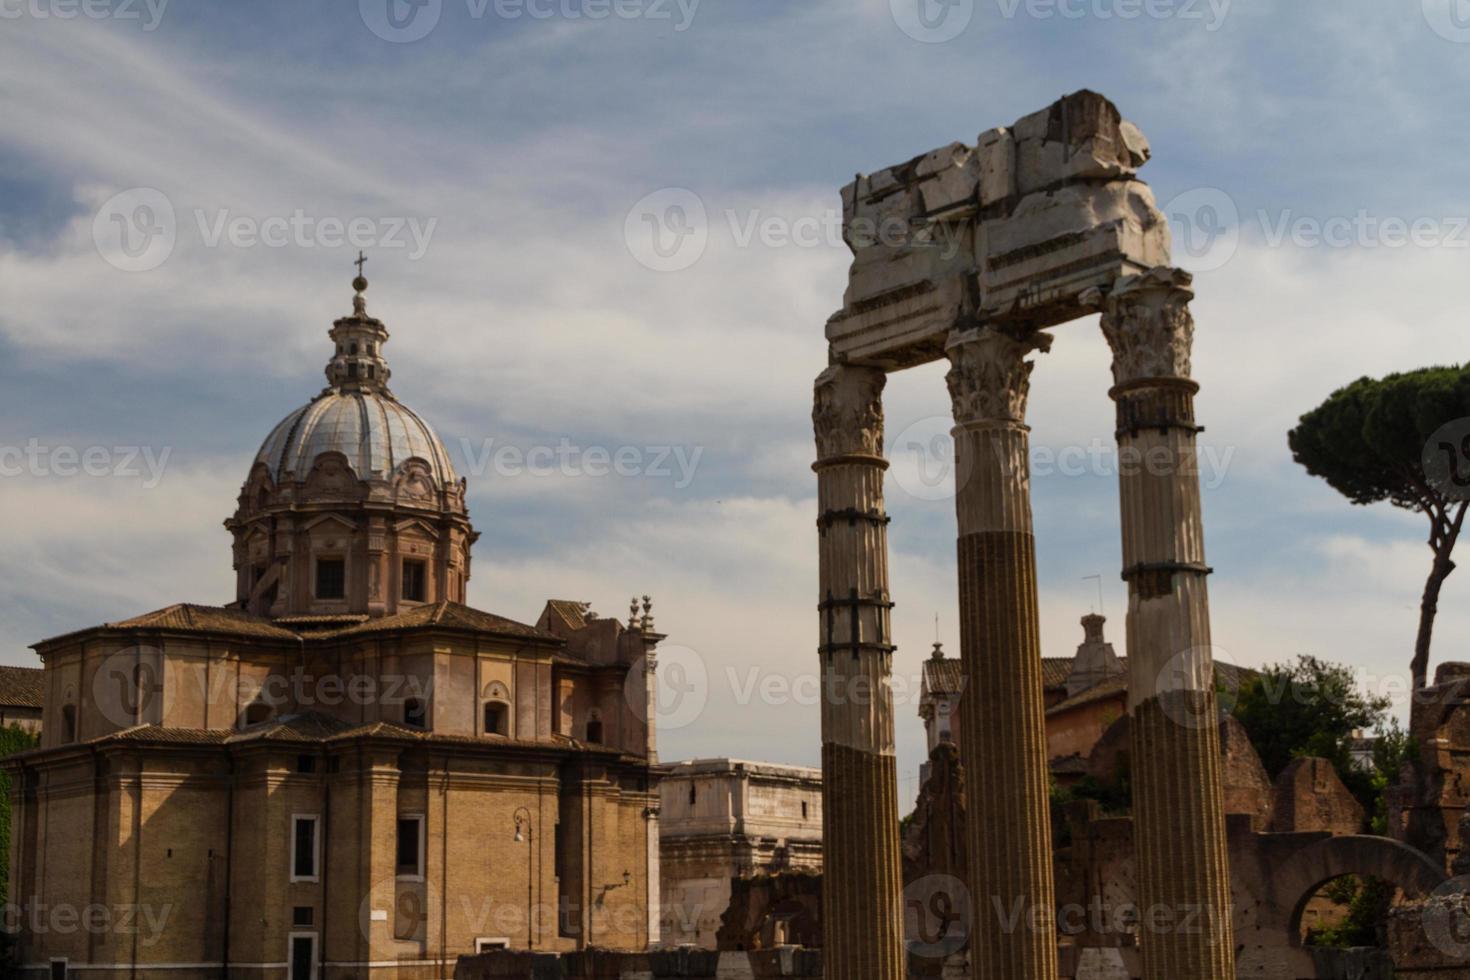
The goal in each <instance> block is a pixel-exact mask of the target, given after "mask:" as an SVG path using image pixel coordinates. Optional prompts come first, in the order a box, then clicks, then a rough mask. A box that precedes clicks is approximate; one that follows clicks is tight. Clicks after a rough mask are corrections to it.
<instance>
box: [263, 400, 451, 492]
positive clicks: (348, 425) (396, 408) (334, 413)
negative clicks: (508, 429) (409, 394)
mask: <svg viewBox="0 0 1470 980" xmlns="http://www.w3.org/2000/svg"><path fill="white" fill-rule="evenodd" d="M327 453H341V454H342V455H343V456H344V457H345V458H346V460H347V465H348V466H349V467H350V468H351V469H352V472H353V474H354V475H355V476H356V477H357V478H358V479H359V480H388V479H391V478H392V476H393V474H394V473H395V472H396V471H397V470H398V469H399V468H400V467H401V466H402V465H403V464H404V463H405V462H407V461H408V460H410V459H421V460H423V461H424V462H425V463H426V464H428V467H429V472H430V474H431V475H432V477H433V479H434V482H435V483H436V484H438V487H437V488H436V489H443V488H445V487H448V486H452V485H453V484H455V483H458V482H459V478H458V476H456V475H455V472H454V466H453V464H452V463H450V461H449V453H448V452H447V451H446V450H445V448H444V443H442V442H440V441H439V437H438V435H436V434H435V433H434V430H433V428H432V427H431V426H430V425H429V423H428V422H425V421H424V420H423V419H422V418H420V417H419V416H418V415H417V414H415V413H414V412H413V411H412V410H411V409H410V408H409V407H408V406H406V405H404V404H403V403H402V402H400V401H398V400H397V399H395V398H394V397H393V396H392V395H389V394H388V393H387V392H386V391H363V390H358V391H340V390H337V389H330V388H329V389H328V390H326V391H324V392H323V393H322V394H321V395H319V396H317V398H315V399H314V400H313V401H311V402H310V403H308V404H306V405H303V406H302V407H300V408H298V409H297V410H296V411H294V412H292V413H291V414H290V415H288V416H286V417H285V418H284V419H282V420H281V422H280V424H279V425H277V426H276V427H275V429H273V430H272V431H271V434H270V435H269V436H267V437H266V440H265V442H264V443H262V444H261V447H260V452H258V453H256V455H255V462H256V463H264V464H265V466H266V469H267V470H268V471H269V472H270V476H271V479H272V480H274V481H275V482H276V483H278V484H279V483H281V482H282V481H284V480H287V479H289V478H290V476H291V474H295V475H296V477H297V478H303V477H305V476H306V474H308V473H310V472H311V470H312V467H313V466H314V465H315V464H316V461H317V460H318V459H319V458H321V457H322V456H323V455H325V454H327Z"/></svg>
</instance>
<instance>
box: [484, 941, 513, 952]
mask: <svg viewBox="0 0 1470 980" xmlns="http://www.w3.org/2000/svg"><path fill="white" fill-rule="evenodd" d="M492 949H510V940H509V939H476V940H475V952H477V953H488V952H490V951H491V950H492Z"/></svg>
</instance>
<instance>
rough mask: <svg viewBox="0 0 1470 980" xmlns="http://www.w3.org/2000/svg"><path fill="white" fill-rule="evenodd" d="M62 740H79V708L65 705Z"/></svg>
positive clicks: (62, 713)
mask: <svg viewBox="0 0 1470 980" xmlns="http://www.w3.org/2000/svg"><path fill="white" fill-rule="evenodd" d="M61 740H62V741H63V742H75V741H76V740H77V706H76V705H74V704H68V705H64V706H63V707H62V709H61Z"/></svg>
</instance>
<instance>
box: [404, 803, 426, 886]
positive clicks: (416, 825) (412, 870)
mask: <svg viewBox="0 0 1470 980" xmlns="http://www.w3.org/2000/svg"><path fill="white" fill-rule="evenodd" d="M397 865H398V875H399V877H404V878H417V877H419V876H421V875H422V874H423V873H424V818H423V817H399V818H398V861H397Z"/></svg>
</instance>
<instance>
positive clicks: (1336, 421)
mask: <svg viewBox="0 0 1470 980" xmlns="http://www.w3.org/2000/svg"><path fill="white" fill-rule="evenodd" d="M1287 441H1288V443H1289V444H1290V446H1291V452H1292V457H1293V458H1294V459H1295V460H1296V461H1297V462H1298V463H1300V464H1301V465H1302V466H1304V467H1305V468H1306V470H1307V472H1308V473H1311V474H1312V475H1313V476H1319V477H1321V478H1322V479H1324V480H1326V481H1327V483H1328V485H1330V486H1331V487H1332V488H1333V489H1335V490H1337V491H1338V492H1339V493H1341V494H1342V495H1343V496H1344V497H1346V498H1347V499H1348V500H1350V501H1352V502H1353V503H1355V504H1362V505H1367V504H1374V503H1379V502H1380V501H1385V500H1386V501H1388V502H1389V503H1392V504H1393V505H1394V506H1396V507H1403V508H1406V509H1408V510H1415V511H1419V512H1421V513H1424V514H1425V515H1426V516H1427V517H1428V519H1429V523H1430V533H1429V547H1430V549H1431V550H1432V551H1433V552H1434V563H1433V565H1432V566H1431V569H1430V574H1429V578H1428V580H1427V582H1426V584H1425V587H1424V595H1423V600H1422V602H1421V604H1420V617H1419V633H1418V637H1417V639H1416V641H1415V644H1414V657H1413V661H1412V665H1411V668H1412V673H1413V680H1414V687H1415V688H1416V689H1418V688H1422V687H1424V686H1425V684H1426V683H1427V677H1428V664H1429V644H1430V637H1431V635H1432V632H1433V628H1434V617H1435V614H1436V613H1437V612H1438V608H1439V593H1440V588H1441V586H1442V585H1443V584H1444V580H1445V579H1446V578H1448V577H1449V574H1450V573H1451V572H1453V571H1454V569H1455V565H1454V562H1453V561H1451V560H1450V554H1451V552H1453V550H1454V547H1455V542H1456V541H1457V540H1458V538H1459V535H1460V530H1461V528H1462V527H1463V526H1464V521H1465V513H1466V509H1467V504H1466V502H1467V501H1470V365H1466V366H1464V367H1432V368H1423V369H1421V370H1418V371H1408V372H1404V373H1402V374H1390V375H1388V376H1386V377H1384V378H1381V379H1376V380H1375V379H1373V378H1359V379H1358V380H1357V381H1354V382H1353V383H1352V384H1350V385H1347V386H1346V387H1344V388H1340V389H1338V390H1337V391H1335V392H1333V393H1332V395H1331V396H1329V397H1328V399H1327V400H1326V401H1325V402H1323V403H1322V404H1321V405H1319V406H1317V407H1316V408H1314V409H1312V410H1311V411H1310V412H1308V413H1307V414H1305V415H1303V416H1302V417H1301V422H1300V423H1299V424H1298V425H1297V427H1296V428H1295V429H1293V430H1292V431H1291V432H1290V433H1289V434H1288V436H1287Z"/></svg>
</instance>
